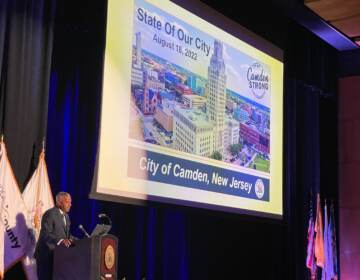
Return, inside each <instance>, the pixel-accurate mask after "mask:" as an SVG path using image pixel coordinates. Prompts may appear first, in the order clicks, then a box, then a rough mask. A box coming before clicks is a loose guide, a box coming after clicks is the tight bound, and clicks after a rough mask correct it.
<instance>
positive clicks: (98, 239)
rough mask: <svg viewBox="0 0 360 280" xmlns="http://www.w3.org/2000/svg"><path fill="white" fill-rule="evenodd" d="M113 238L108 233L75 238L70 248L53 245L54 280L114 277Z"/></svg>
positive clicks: (115, 263)
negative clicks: (54, 247) (79, 238)
mask: <svg viewBox="0 0 360 280" xmlns="http://www.w3.org/2000/svg"><path fill="white" fill-rule="evenodd" d="M117 246H118V240H117V237H116V236H114V235H111V234H107V235H103V236H95V237H92V238H86V239H81V240H77V241H76V242H75V244H74V246H73V247H70V248H66V247H63V246H58V247H56V249H55V251H54V270H53V279H54V280H80V279H81V280H95V279H96V280H100V279H101V280H116V279H117V278H116V275H117Z"/></svg>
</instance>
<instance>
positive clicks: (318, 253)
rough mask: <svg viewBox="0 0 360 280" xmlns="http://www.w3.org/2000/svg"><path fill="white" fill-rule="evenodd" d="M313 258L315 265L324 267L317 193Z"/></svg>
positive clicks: (319, 205) (318, 195)
mask: <svg viewBox="0 0 360 280" xmlns="http://www.w3.org/2000/svg"><path fill="white" fill-rule="evenodd" d="M315 233H316V235H315V259H316V265H317V266H319V267H321V268H324V263H325V255H324V234H323V221H322V214H321V202H320V194H317V203H316V220H315Z"/></svg>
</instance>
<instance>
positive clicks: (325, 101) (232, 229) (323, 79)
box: [0, 1, 337, 280]
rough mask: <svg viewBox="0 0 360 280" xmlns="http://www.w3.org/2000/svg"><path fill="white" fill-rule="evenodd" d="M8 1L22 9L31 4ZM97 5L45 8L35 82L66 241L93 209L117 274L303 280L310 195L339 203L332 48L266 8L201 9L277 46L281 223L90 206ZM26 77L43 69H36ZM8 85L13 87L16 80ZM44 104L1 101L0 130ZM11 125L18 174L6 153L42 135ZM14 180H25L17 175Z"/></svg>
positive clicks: (102, 9)
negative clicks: (66, 196)
mask: <svg viewBox="0 0 360 280" xmlns="http://www.w3.org/2000/svg"><path fill="white" fill-rule="evenodd" d="M5 2H6V1H5ZM9 2H10V1H9ZM18 2H19V3H22V4H23V5H25V6H26V5H28V3H30V2H31V1H18ZM104 2H105V1H54V3H56V9H55V10H56V13H55V16H54V17H53V18H52V19H53V21H52V20H51V17H50V19H49V22H45V25H46V26H48V27H49V30H52V31H53V32H54V33H53V34H54V37H53V50H52V59H51V61H48V60H46V61H45V62H43V64H42V65H51V70H50V68H46V69H48V70H46V71H45V72H44V73H43V74H44V76H43V75H40V76H41V77H49V78H48V79H47V80H46V79H45V81H44V84H43V85H44V87H46V85H47V82H49V95H48V107H47V108H46V109H47V111H48V117H47V141H46V143H47V153H46V160H47V164H48V171H49V176H50V182H51V184H52V189H53V193H56V192H57V191H59V190H66V191H68V192H70V193H71V194H72V196H73V202H74V203H73V208H72V211H71V219H72V229H73V231H74V232H75V234H78V235H80V233H79V232H78V231H77V230H76V227H77V225H78V224H79V223H82V224H83V225H84V226H85V228H87V229H88V230H91V229H92V227H93V226H94V224H95V223H96V222H97V217H96V214H97V213H100V212H106V213H107V214H109V216H110V217H111V218H112V220H113V224H114V226H113V229H112V233H113V234H115V235H116V236H118V238H119V264H118V268H119V270H118V274H119V278H120V279H121V278H122V277H124V276H126V279H142V277H146V279H171V280H173V279H306V277H307V270H306V269H305V264H304V263H305V248H306V229H307V212H308V206H309V194H310V190H312V192H315V191H317V190H321V192H322V194H323V195H324V196H328V197H331V198H333V199H335V202H337V192H336V187H337V171H336V170H337V166H336V162H337V143H336V138H337V131H336V126H337V124H336V104H337V100H336V92H337V89H336V59H337V53H336V51H335V50H334V49H332V48H331V47H329V46H328V45H326V44H324V43H323V42H322V41H320V40H319V39H318V38H316V37H314V36H313V35H311V34H309V32H307V31H306V30H304V29H302V28H301V27H299V26H298V25H297V24H295V23H293V22H291V21H290V20H288V19H287V18H286V17H284V16H283V15H282V14H281V13H280V11H279V10H278V9H277V8H274V7H273V6H271V4H270V3H268V4H265V5H266V6H265V7H262V9H258V7H257V5H258V4H256V3H254V4H252V3H248V4H246V5H245V4H244V7H243V8H242V9H234V8H233V6H232V5H231V4H226V2H225V3H224V2H221V3H219V4H217V3H209V4H210V5H213V6H214V7H215V8H217V9H219V10H220V11H221V12H222V13H223V14H225V15H227V16H229V17H232V18H233V19H234V20H236V21H238V22H240V23H241V24H243V25H244V26H245V27H247V28H249V29H251V30H253V31H255V32H256V33H258V34H260V35H261V36H263V37H265V38H266V39H268V40H270V41H272V42H273V43H275V44H276V45H277V46H279V47H281V48H283V49H284V56H285V60H284V63H285V82H284V117H285V124H284V169H285V172H284V189H285V194H284V219H283V220H280V221H278V220H271V219H260V218H254V217H249V216H242V215H235V214H228V213H220V212H213V211H207V210H201V209H193V208H187V207H179V206H173V205H167V204H149V205H148V206H131V205H125V204H117V203H110V202H100V201H94V200H90V199H88V194H89V192H90V187H91V181H92V177H93V171H94V164H95V156H96V147H97V139H98V128H99V109H100V98H101V83H102V63H103V51H104V40H105V37H104V30H105V21H106V17H105V15H106V3H104ZM1 3H3V2H1ZM1 5H3V4H1ZM217 5H218V6H217ZM220 5H221V6H220ZM34 8H36V7H34ZM34 10H36V9H34ZM6 11H9V10H8V9H7V10H6ZM47 11H53V10H52V9H47ZM251 11H253V16H251V13H250V12H251ZM262 11H266V12H262ZM5 14H6V15H9V12H7V13H5ZM50 14H51V13H50ZM19 15H20V16H22V15H23V14H22V13H21V12H20V13H19ZM2 18H3V17H1V18H0V21H1V20H2ZM43 19H47V17H43ZM52 22H55V25H54V26H53V28H51V27H52V25H51V24H52ZM9 32H10V33H15V34H18V33H17V32H19V31H18V30H12V27H11V26H9V25H7V26H6V27H5V28H4V27H3V26H2V25H0V51H1V52H0V58H2V60H1V59H0V62H1V61H2V62H1V63H0V67H1V66H2V68H0V69H1V75H2V76H1V87H0V88H1V89H2V91H1V93H2V95H1V97H2V100H4V99H5V98H8V97H7V96H8V95H9V90H8V86H7V87H5V86H4V79H5V78H4V77H5V76H6V77H8V76H9V75H14V74H13V73H12V72H11V71H10V68H9V65H8V64H7V63H4V61H7V60H9V58H10V55H9V51H6V48H2V47H1V46H2V45H6V44H8V42H10V41H9V40H8V39H6V38H7V37H6V36H8V35H6V34H8V33H9ZM23 32H24V31H23ZM4 34H5V36H3V35H4ZM1 38H5V40H2V41H1ZM41 38H43V37H42V36H41ZM41 38H38V39H39V40H40V39H41ZM50 39H51V38H50ZM51 41H52V40H49V41H48V42H49V45H51V46H52V44H51ZM23 44H25V43H23ZM4 50H5V51H4ZM30 57H33V56H30ZM36 61H37V60H36ZM15 62H16V63H21V61H19V62H17V61H15ZM17 65H18V64H17ZM19 65H21V64H19ZM35 71H36V73H40V74H41V73H42V72H41V71H44V70H41V69H37V68H36V69H35ZM11 73H12V74H11ZM26 73H27V72H26ZM6 81H8V80H6ZM7 83H9V82H7ZM12 83H13V85H14V86H15V84H16V83H15V79H13V80H12ZM34 91H35V88H34V87H30V88H29V92H34ZM44 98H47V94H46V93H44V94H42V95H39V96H34V97H33V98H32V99H31V102H30V100H29V101H28V102H25V103H24V104H22V106H21V107H17V109H16V111H15V112H16V113H14V111H11V109H10V108H13V107H15V106H19V105H18V104H17V103H16V102H8V100H7V103H6V106H3V107H2V108H3V111H4V112H5V114H3V115H4V116H5V123H6V121H7V120H9V119H11V118H14V119H20V118H24V113H23V112H24V111H25V110H26V108H27V106H29V105H32V104H40V103H41V102H42V101H43V100H44ZM41 104H43V103H41ZM45 107H46V106H45ZM8 112H13V113H12V115H9V114H8ZM44 119H45V121H44ZM9 123H10V124H9V125H7V129H8V130H9V131H10V130H11V131H13V133H14V139H16V141H15V140H14V141H10V139H9V140H8V141H7V142H6V143H7V145H8V146H9V154H10V158H11V160H12V163H13V167H14V168H15V169H16V168H20V165H19V164H18V163H16V162H21V160H20V159H21V158H22V157H23V151H22V150H17V149H16V148H14V147H16V145H17V143H19V142H21V143H22V142H26V143H31V145H32V143H33V142H34V141H35V140H34V139H35V138H36V137H35V136H31V133H32V131H36V133H37V134H41V133H40V131H45V128H46V126H45V123H46V118H43V119H41V121H39V120H37V119H32V120H31V121H29V123H28V125H27V127H26V129H27V130H26V132H25V134H26V133H27V134H26V135H27V137H24V136H23V135H24V134H21V133H24V132H23V131H24V129H21V130H19V131H18V130H17V129H16V128H15V127H14V128H13V127H12V124H11V122H10V121H9ZM40 123H41V124H42V125H39V124H40ZM329 127H330V128H329ZM20 131H21V133H20ZM37 141H38V140H37ZM11 147H12V148H11ZM28 149H29V148H28ZM28 149H27V150H28ZM30 150H31V149H30ZM29 161H30V160H27V161H24V162H25V165H28V166H30V163H29ZM16 166H18V167H16ZM21 168H23V170H25V171H22V172H20V171H19V172H17V173H16V175H17V177H18V178H19V177H20V176H21V175H20V174H27V173H28V169H26V168H28V167H26V168H25V167H21ZM19 170H20V169H19ZM26 170H27V172H26ZM19 181H20V182H22V181H26V176H25V175H24V176H23V177H22V179H19ZM22 186H23V185H22ZM8 279H11V278H8ZM18 279H19V278H18Z"/></svg>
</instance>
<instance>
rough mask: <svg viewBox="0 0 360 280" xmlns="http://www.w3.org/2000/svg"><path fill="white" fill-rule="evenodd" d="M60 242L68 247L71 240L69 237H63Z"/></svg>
mask: <svg viewBox="0 0 360 280" xmlns="http://www.w3.org/2000/svg"><path fill="white" fill-rule="evenodd" d="M60 244H62V245H64V246H65V247H67V248H69V247H70V246H71V244H72V241H71V240H70V239H63V240H62V241H61V243H60Z"/></svg>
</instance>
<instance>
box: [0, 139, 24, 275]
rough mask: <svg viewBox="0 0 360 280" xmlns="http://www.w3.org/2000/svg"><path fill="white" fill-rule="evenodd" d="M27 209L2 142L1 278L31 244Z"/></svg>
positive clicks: (0, 190)
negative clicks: (27, 224) (27, 223)
mask: <svg viewBox="0 0 360 280" xmlns="http://www.w3.org/2000/svg"><path fill="white" fill-rule="evenodd" d="M26 216H27V209H26V206H25V204H24V201H23V199H22V197H21V193H20V190H19V186H18V184H17V182H16V179H15V176H14V173H13V171H12V168H11V165H10V162H9V159H8V157H7V153H6V147H5V143H4V142H3V141H2V140H1V142H0V230H1V232H2V234H0V238H1V239H0V277H1V278H2V277H3V275H4V271H5V270H7V269H9V268H10V267H11V266H12V265H13V264H15V263H16V262H18V261H19V260H20V259H22V258H23V257H24V255H25V252H26V250H27V248H28V244H29V239H30V237H29V232H28V228H27V226H26Z"/></svg>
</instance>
